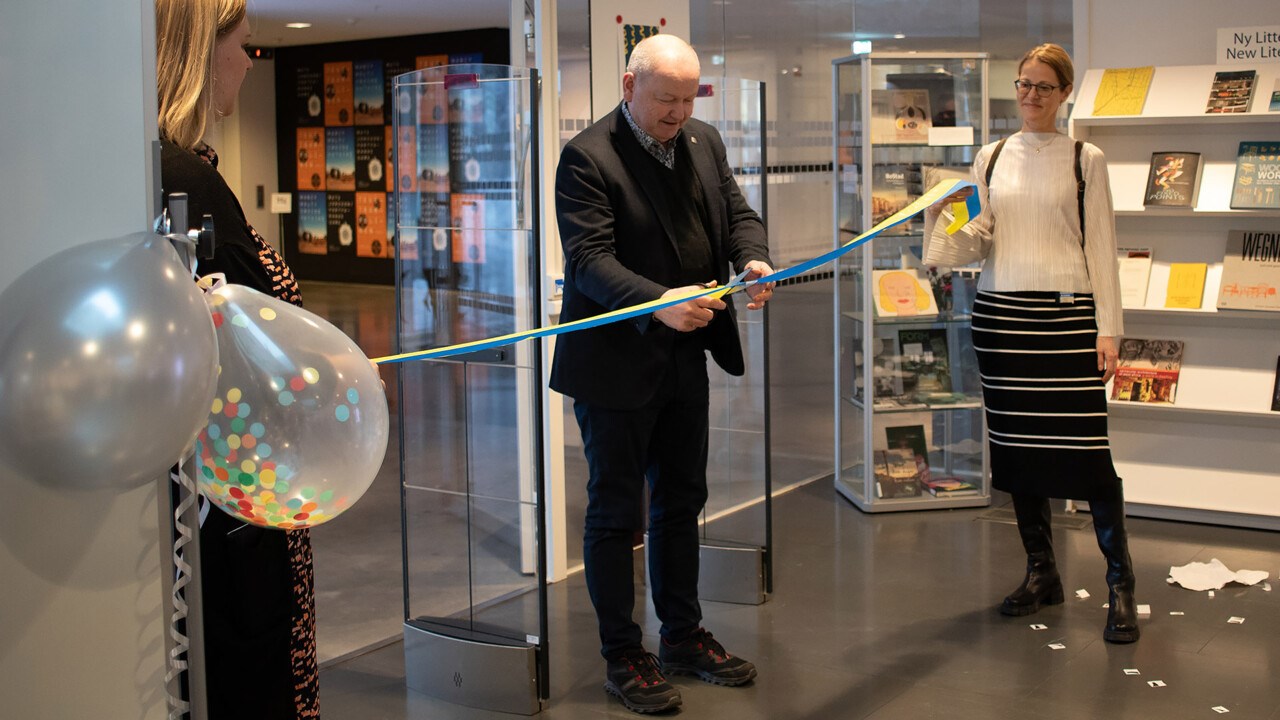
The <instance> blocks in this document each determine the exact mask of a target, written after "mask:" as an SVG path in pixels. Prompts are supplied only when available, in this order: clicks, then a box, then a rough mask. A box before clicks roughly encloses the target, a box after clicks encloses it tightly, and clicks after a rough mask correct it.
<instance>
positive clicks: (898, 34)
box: [893, 33, 907, 40]
mask: <svg viewBox="0 0 1280 720" xmlns="http://www.w3.org/2000/svg"><path fill="white" fill-rule="evenodd" d="M906 37H907V36H906V35H903V34H902V33H895V34H894V36H893V39H894V40H905V39H906Z"/></svg>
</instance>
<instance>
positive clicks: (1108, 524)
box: [1089, 486, 1139, 643]
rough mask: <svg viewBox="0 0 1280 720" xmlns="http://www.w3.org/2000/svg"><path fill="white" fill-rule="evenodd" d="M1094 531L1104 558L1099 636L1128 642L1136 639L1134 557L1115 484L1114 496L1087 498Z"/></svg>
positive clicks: (1120, 493)
mask: <svg viewBox="0 0 1280 720" xmlns="http://www.w3.org/2000/svg"><path fill="white" fill-rule="evenodd" d="M1089 512H1090V513H1091V514H1092V515H1093V531H1094V532H1095V533H1097V535H1098V547H1099V548H1101V549H1102V556H1103V557H1105V558H1106V559H1107V588H1108V589H1109V591H1110V592H1109V593H1108V602H1109V603H1110V604H1109V606H1108V609H1107V627H1106V629H1104V630H1103V631H1102V639H1103V640H1106V641H1107V642H1113V643H1131V642H1134V641H1136V640H1137V639H1138V634H1139V633H1138V606H1137V604H1136V603H1135V602H1134V599H1133V590H1134V577H1133V561H1132V560H1130V559H1129V537H1128V535H1127V534H1126V533H1125V530H1124V491H1123V490H1122V489H1121V488H1120V487H1119V486H1117V487H1116V494H1115V497H1111V498H1103V499H1101V500H1090V501H1089Z"/></svg>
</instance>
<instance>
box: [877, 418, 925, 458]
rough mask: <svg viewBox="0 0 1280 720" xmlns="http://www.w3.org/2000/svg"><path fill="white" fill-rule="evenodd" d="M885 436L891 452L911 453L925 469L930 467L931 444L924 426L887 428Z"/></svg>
mask: <svg viewBox="0 0 1280 720" xmlns="http://www.w3.org/2000/svg"><path fill="white" fill-rule="evenodd" d="M884 436H885V440H886V441H887V443H888V446H889V449H890V450H904V451H907V452H910V453H911V454H912V455H913V456H914V457H916V458H917V459H918V461H919V464H920V465H921V466H922V467H923V468H928V467H929V443H928V441H927V440H926V438H925V434H924V426H923V425H897V426H893V427H886V428H885V429H884Z"/></svg>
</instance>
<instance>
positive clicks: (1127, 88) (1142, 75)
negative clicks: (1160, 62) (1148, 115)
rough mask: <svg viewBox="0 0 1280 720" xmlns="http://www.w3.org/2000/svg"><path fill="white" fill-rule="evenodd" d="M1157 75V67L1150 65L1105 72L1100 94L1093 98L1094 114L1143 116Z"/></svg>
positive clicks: (1111, 69)
mask: <svg viewBox="0 0 1280 720" xmlns="http://www.w3.org/2000/svg"><path fill="white" fill-rule="evenodd" d="M1155 74H1156V69H1155V67H1153V66H1150V65H1149V66H1147V67H1136V68H1107V69H1106V70H1103V71H1102V82H1101V83H1100V84H1099V85H1098V94H1097V95H1096V96H1094V98H1093V114H1094V115H1141V114H1142V106H1143V105H1145V104H1146V102H1147V90H1149V89H1150V88H1151V78H1152V77H1153V76H1154V75H1155Z"/></svg>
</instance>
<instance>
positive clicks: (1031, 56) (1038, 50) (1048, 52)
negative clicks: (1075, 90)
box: [1018, 43, 1076, 90]
mask: <svg viewBox="0 0 1280 720" xmlns="http://www.w3.org/2000/svg"><path fill="white" fill-rule="evenodd" d="M1032 60H1038V61H1040V62H1042V63H1044V64H1045V65H1048V66H1049V68H1050V69H1051V70H1053V74H1054V75H1057V76H1058V84H1060V85H1061V86H1062V89H1063V90H1065V89H1067V88H1068V87H1069V86H1071V85H1072V84H1074V83H1075V80H1076V70H1075V66H1074V65H1072V64H1071V56H1070V55H1068V54H1067V51H1066V50H1064V49H1063V48H1062V46H1061V45H1054V44H1053V43H1045V44H1043V45H1037V46H1035V47H1033V48H1031V49H1030V50H1028V51H1027V54H1026V55H1023V56H1022V59H1021V60H1019V61H1018V72H1022V66H1023V65H1026V64H1027V63H1028V62H1031V61H1032Z"/></svg>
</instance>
